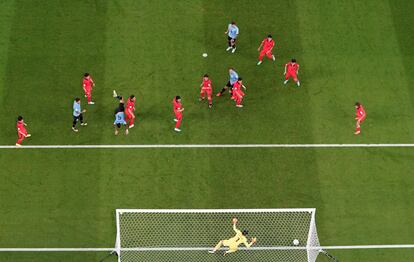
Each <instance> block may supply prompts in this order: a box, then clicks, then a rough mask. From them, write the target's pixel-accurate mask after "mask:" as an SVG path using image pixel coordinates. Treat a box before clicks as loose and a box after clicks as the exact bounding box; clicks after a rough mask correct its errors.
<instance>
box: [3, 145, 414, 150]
mask: <svg viewBox="0 0 414 262" xmlns="http://www.w3.org/2000/svg"><path fill="white" fill-rule="evenodd" d="M364 147H371V148H386V147H397V148H403V147H414V144H164V145H157V144H154V145H146V144H136V145H24V146H21V147H16V146H11V145H0V149H108V148H115V149H116V148H119V149H122V148H137V149H146V148H364Z"/></svg>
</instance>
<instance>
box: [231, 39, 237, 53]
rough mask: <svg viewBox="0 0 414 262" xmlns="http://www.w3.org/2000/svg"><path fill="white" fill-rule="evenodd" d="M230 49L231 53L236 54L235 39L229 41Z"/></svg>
mask: <svg viewBox="0 0 414 262" xmlns="http://www.w3.org/2000/svg"><path fill="white" fill-rule="evenodd" d="M231 48H232V50H231V52H232V53H234V52H236V39H235V38H234V39H232V40H231Z"/></svg>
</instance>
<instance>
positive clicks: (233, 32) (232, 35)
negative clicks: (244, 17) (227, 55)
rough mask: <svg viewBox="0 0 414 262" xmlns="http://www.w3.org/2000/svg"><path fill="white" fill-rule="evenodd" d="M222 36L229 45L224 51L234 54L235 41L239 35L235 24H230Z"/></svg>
mask: <svg viewBox="0 0 414 262" xmlns="http://www.w3.org/2000/svg"><path fill="white" fill-rule="evenodd" d="M224 34H226V35H227V40H228V44H229V47H227V49H226V51H230V50H231V52H232V53H234V52H236V39H237V36H238V35H239V28H238V27H237V25H236V22H234V21H233V22H231V23H230V24H229V25H228V27H227V31H226V32H224Z"/></svg>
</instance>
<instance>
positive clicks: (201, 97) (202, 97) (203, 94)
mask: <svg viewBox="0 0 414 262" xmlns="http://www.w3.org/2000/svg"><path fill="white" fill-rule="evenodd" d="M205 93H206V92H205V90H203V89H201V91H200V98H199V99H198V100H199V101H201V100H204V98H205V95H206V94H205Z"/></svg>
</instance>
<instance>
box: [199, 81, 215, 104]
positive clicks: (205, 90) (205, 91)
mask: <svg viewBox="0 0 414 262" xmlns="http://www.w3.org/2000/svg"><path fill="white" fill-rule="evenodd" d="M200 87H201V91H200V99H199V100H200V101H202V100H204V98H205V96H206V95H207V99H208V107H209V108H211V107H212V106H213V99H212V98H211V93H212V92H213V87H212V86H211V80H210V79H209V78H208V75H207V74H205V75H204V76H203V82H202V83H201V85H200Z"/></svg>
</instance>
